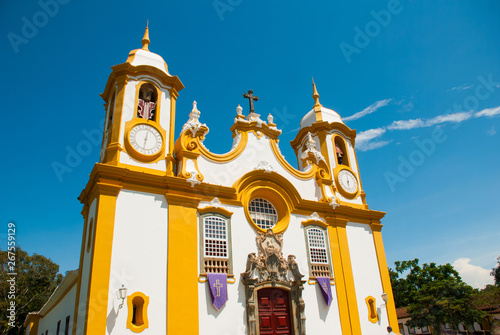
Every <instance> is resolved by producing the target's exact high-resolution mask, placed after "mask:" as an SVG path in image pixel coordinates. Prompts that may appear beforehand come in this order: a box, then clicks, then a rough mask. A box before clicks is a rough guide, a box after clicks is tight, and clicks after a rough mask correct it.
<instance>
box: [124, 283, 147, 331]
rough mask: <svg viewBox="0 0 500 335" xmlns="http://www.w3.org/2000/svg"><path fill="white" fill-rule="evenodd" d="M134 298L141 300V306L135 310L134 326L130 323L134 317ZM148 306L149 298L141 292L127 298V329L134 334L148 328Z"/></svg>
mask: <svg viewBox="0 0 500 335" xmlns="http://www.w3.org/2000/svg"><path fill="white" fill-rule="evenodd" d="M135 298H141V299H142V305H140V306H139V308H138V310H136V313H137V316H139V318H137V316H136V323H137V325H136V324H133V323H132V319H133V316H134V308H133V305H134V300H135ZM148 305H149V297H148V296H147V295H145V294H144V293H142V292H134V293H133V294H131V295H129V296H128V297H127V307H128V317H127V329H130V330H131V331H132V332H134V333H140V332H142V331H143V330H144V329H146V328H148V327H149V320H148Z"/></svg>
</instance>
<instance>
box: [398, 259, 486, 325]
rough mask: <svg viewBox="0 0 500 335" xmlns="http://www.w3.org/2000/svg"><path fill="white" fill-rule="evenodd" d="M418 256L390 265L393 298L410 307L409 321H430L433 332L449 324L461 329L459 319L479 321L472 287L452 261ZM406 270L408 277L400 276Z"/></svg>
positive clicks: (408, 308) (480, 317) (479, 312)
mask: <svg viewBox="0 0 500 335" xmlns="http://www.w3.org/2000/svg"><path fill="white" fill-rule="evenodd" d="M418 263H419V260H418V259H414V260H411V261H403V262H399V261H397V262H395V265H396V267H395V270H392V269H390V275H391V282H392V287H393V292H394V300H395V303H396V306H397V307H407V311H408V314H409V315H410V318H411V320H410V321H408V325H410V326H413V327H415V326H416V327H424V326H428V325H431V326H432V327H433V332H434V334H441V326H443V325H445V324H450V325H452V326H453V328H454V329H458V325H459V324H460V323H462V324H464V325H466V326H467V325H472V324H473V323H474V322H475V321H477V322H480V321H481V319H482V317H483V313H482V312H481V311H480V310H479V309H478V308H477V307H476V306H475V305H474V303H473V292H474V290H473V288H472V287H470V286H469V285H467V284H465V283H464V282H463V281H462V279H461V278H460V276H459V274H458V272H457V271H456V270H455V269H454V268H453V266H451V265H450V264H446V265H436V264H435V263H430V264H423V265H422V267H420V266H419V265H418ZM404 273H406V277H401V278H400V276H402V275H403V274H404Z"/></svg>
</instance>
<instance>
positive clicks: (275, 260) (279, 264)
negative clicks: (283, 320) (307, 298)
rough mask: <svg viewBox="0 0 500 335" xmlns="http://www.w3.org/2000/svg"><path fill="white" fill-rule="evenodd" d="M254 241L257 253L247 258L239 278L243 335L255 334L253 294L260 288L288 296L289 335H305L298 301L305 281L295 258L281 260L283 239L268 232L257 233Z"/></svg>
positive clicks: (301, 303) (302, 307)
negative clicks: (244, 316) (244, 320)
mask: <svg viewBox="0 0 500 335" xmlns="http://www.w3.org/2000/svg"><path fill="white" fill-rule="evenodd" d="M255 239H256V242H257V248H258V250H259V252H258V254H257V255H256V254H255V253H254V252H253V253H250V254H248V258H247V267H246V270H245V272H243V273H242V274H241V277H242V282H243V284H244V285H245V296H246V313H247V325H248V328H247V334H248V335H257V334H258V328H259V325H258V320H259V309H258V308H257V306H258V301H257V300H258V298H257V296H258V294H257V292H258V291H259V290H260V289H262V288H268V287H275V288H278V289H281V290H284V291H285V292H288V294H289V297H290V302H291V304H290V317H291V321H292V328H293V330H294V331H293V334H298V335H305V334H306V326H305V321H306V316H305V302H304V299H303V298H302V291H303V290H304V283H305V281H304V280H302V277H304V275H303V274H301V273H300V271H299V266H298V264H297V262H296V261H295V256H294V255H289V256H288V258H287V259H285V258H284V257H283V252H282V250H283V237H282V235H281V234H278V235H276V234H274V232H273V231H272V229H268V230H267V232H265V233H258V235H257V237H256V238H255ZM289 274H290V275H289Z"/></svg>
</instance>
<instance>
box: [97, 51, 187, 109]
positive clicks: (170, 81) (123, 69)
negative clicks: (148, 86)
mask: <svg viewBox="0 0 500 335" xmlns="http://www.w3.org/2000/svg"><path fill="white" fill-rule="evenodd" d="M138 50H140V49H136V50H132V51H131V52H130V54H129V58H128V59H127V61H126V62H125V63H122V64H119V65H115V66H112V67H111V69H112V70H113V72H111V74H110V75H109V78H108V82H107V83H106V88H105V89H104V92H103V93H102V94H101V97H103V99H104V98H106V97H108V96H109V93H110V90H111V88H112V87H111V86H112V82H113V81H115V80H116V78H118V77H121V76H124V75H126V76H128V75H130V76H134V77H137V76H140V75H146V76H151V77H154V78H155V79H157V80H158V81H159V82H160V83H161V84H162V85H164V86H168V87H172V88H174V89H175V90H176V91H177V92H179V91H180V90H182V89H183V88H184V85H183V84H182V82H181V81H180V79H179V77H177V76H172V75H170V74H168V72H167V73H165V72H163V71H162V70H160V69H157V68H156V67H153V66H150V65H138V66H134V65H132V64H130V63H129V60H130V62H132V60H133V58H132V60H131V56H132V57H135V52H137V51H138ZM165 65H166V63H165ZM104 101H107V99H104Z"/></svg>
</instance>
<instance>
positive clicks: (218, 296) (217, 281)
mask: <svg viewBox="0 0 500 335" xmlns="http://www.w3.org/2000/svg"><path fill="white" fill-rule="evenodd" d="M207 279H208V286H209V287H210V293H211V294H212V304H213V305H214V307H215V309H216V310H218V311H219V310H220V309H221V308H222V306H224V304H225V303H226V301H227V275H226V274H225V273H207Z"/></svg>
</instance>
